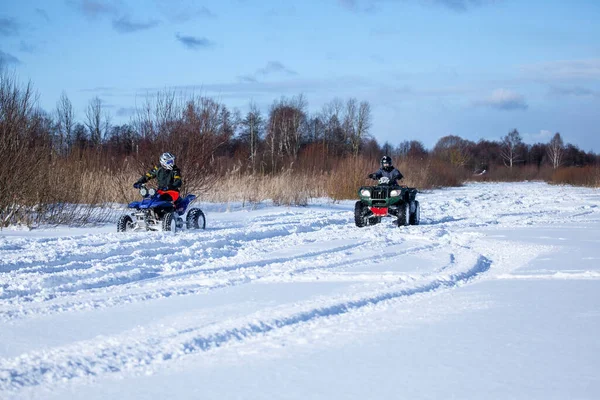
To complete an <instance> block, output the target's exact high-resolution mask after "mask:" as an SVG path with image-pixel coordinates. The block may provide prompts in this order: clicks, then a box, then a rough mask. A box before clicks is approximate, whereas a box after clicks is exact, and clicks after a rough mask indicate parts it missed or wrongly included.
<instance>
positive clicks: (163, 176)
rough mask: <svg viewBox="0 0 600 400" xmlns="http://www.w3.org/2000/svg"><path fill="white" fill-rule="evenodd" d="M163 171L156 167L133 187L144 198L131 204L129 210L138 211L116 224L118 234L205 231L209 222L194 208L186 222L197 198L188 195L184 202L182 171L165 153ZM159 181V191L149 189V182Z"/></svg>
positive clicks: (171, 155) (163, 155)
mask: <svg viewBox="0 0 600 400" xmlns="http://www.w3.org/2000/svg"><path fill="white" fill-rule="evenodd" d="M159 161H160V168H159V167H158V166H155V167H153V168H152V169H151V170H150V171H148V172H147V173H146V174H145V175H143V176H142V177H141V178H140V179H138V180H137V182H135V183H134V184H133V187H134V188H136V189H140V194H141V195H142V197H143V198H144V200H142V201H135V202H132V203H130V204H129V206H128V208H130V209H134V210H136V211H135V212H134V213H132V214H131V215H129V214H125V215H123V216H121V218H120V219H119V222H118V223H117V231H119V232H125V231H129V230H132V231H135V230H141V229H145V230H163V231H172V232H174V231H176V230H179V229H181V228H183V227H184V226H186V227H187V228H188V229H204V228H205V227H206V219H205V216H204V213H203V212H202V210H200V209H199V208H192V209H190V210H189V211H188V212H187V216H186V221H185V222H184V220H183V215H184V214H185V213H186V210H187V207H188V205H189V204H190V203H192V202H193V201H194V200H195V199H196V196H195V195H193V194H188V195H187V196H185V198H182V197H181V196H180V193H179V190H180V188H181V185H182V183H183V182H182V180H181V171H180V169H179V168H178V167H177V166H176V165H175V156H174V155H173V154H171V153H163V154H162V155H161V156H160V159H159ZM154 178H156V180H157V183H158V190H154V189H148V188H146V185H145V184H146V182H148V181H149V180H151V179H154Z"/></svg>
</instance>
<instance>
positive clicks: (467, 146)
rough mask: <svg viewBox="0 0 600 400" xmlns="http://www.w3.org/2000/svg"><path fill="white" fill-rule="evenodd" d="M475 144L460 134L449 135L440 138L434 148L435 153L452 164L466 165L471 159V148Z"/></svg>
mask: <svg viewBox="0 0 600 400" xmlns="http://www.w3.org/2000/svg"><path fill="white" fill-rule="evenodd" d="M474 146H475V144H474V143H473V142H471V141H469V140H465V139H463V138H461V137H460V136H456V135H448V136H444V137H442V138H440V140H438V141H437V143H436V144H435V147H434V148H433V154H434V155H435V156H436V157H437V158H439V159H442V160H444V161H446V162H449V163H450V164H452V165H456V166H460V167H464V166H465V165H467V164H469V162H470V161H471V158H472V156H471V149H472V148H473V147H474Z"/></svg>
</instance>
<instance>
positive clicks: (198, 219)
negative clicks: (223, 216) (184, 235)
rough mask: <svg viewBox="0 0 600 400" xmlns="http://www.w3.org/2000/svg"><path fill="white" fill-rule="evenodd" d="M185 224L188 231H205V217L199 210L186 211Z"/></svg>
mask: <svg viewBox="0 0 600 400" xmlns="http://www.w3.org/2000/svg"><path fill="white" fill-rule="evenodd" d="M185 222H186V227H187V228H188V229H206V217H205V216H204V213H203V212H202V210H201V209H199V208H192V209H191V210H190V211H188V213H187V216H186V219H185Z"/></svg>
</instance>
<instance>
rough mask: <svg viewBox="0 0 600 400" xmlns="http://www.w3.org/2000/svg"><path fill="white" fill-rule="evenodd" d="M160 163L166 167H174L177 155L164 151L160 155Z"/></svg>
mask: <svg viewBox="0 0 600 400" xmlns="http://www.w3.org/2000/svg"><path fill="white" fill-rule="evenodd" d="M160 165H162V167H163V168H164V169H173V165H175V156H174V155H173V154H171V153H162V155H161V156H160Z"/></svg>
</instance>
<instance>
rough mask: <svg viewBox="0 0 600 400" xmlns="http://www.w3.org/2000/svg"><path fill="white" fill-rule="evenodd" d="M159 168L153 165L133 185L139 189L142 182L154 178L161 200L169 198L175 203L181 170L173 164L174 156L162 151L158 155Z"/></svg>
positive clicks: (177, 196)
mask: <svg viewBox="0 0 600 400" xmlns="http://www.w3.org/2000/svg"><path fill="white" fill-rule="evenodd" d="M159 161H160V168H159V167H158V166H156V165H155V166H154V168H152V169H151V170H150V171H148V172H146V175H143V176H142V177H141V178H140V179H138V180H137V182H136V183H134V184H133V187H134V188H136V189H139V188H141V187H142V185H143V184H145V183H146V182H148V181H149V180H150V179H154V178H156V180H157V183H158V194H160V195H161V200H171V201H173V202H175V203H177V201H178V200H179V189H180V188H181V185H182V184H183V181H182V180H181V171H180V170H179V168H178V167H177V166H176V165H175V156H174V155H173V154H171V153H163V154H161V156H160V159H159Z"/></svg>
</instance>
